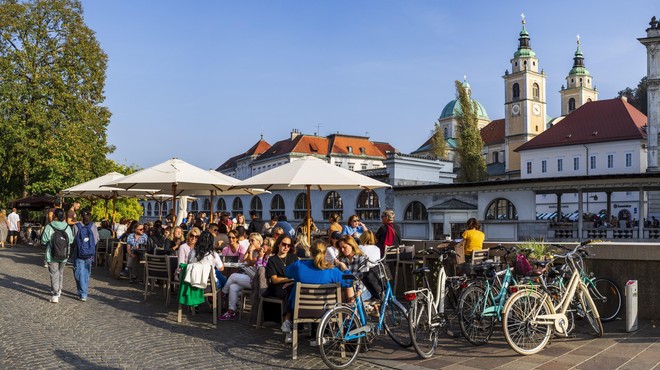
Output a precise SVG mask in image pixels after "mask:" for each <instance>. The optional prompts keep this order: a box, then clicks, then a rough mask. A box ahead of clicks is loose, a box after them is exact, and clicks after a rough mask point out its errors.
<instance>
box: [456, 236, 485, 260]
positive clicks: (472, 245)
mask: <svg viewBox="0 0 660 370" xmlns="http://www.w3.org/2000/svg"><path fill="white" fill-rule="evenodd" d="M462 236H463V239H465V255H466V256H471V255H472V251H474V250H479V249H482V248H483V247H484V239H486V234H484V233H483V232H481V231H479V230H475V229H471V230H465V231H464V232H463V235H462Z"/></svg>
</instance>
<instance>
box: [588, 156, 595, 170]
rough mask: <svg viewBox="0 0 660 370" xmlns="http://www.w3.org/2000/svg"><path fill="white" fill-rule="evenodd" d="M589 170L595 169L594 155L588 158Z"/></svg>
mask: <svg viewBox="0 0 660 370" xmlns="http://www.w3.org/2000/svg"><path fill="white" fill-rule="evenodd" d="M589 168H590V169H592V170H595V169H596V156H595V155H592V156H591V157H589Z"/></svg>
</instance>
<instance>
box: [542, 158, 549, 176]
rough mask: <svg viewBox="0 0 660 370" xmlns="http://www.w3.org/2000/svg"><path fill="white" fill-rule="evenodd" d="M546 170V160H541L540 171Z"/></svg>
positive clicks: (544, 171)
mask: <svg viewBox="0 0 660 370" xmlns="http://www.w3.org/2000/svg"><path fill="white" fill-rule="evenodd" d="M546 172H548V161H546V160H545V159H544V160H542V161H541V173H546Z"/></svg>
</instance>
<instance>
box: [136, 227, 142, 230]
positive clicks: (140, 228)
mask: <svg viewBox="0 0 660 370" xmlns="http://www.w3.org/2000/svg"><path fill="white" fill-rule="evenodd" d="M135 230H137V231H142V230H144V229H143V228H141V227H139V228H137V229H135Z"/></svg>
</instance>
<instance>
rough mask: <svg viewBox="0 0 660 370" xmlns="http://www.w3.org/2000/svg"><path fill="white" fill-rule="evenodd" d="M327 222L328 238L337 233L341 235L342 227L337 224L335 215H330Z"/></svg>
mask: <svg viewBox="0 0 660 370" xmlns="http://www.w3.org/2000/svg"><path fill="white" fill-rule="evenodd" d="M328 222H329V223H330V227H328V236H331V235H332V233H334V232H338V233H341V230H342V227H341V225H340V224H339V215H338V214H336V213H333V214H331V215H330V217H329V218H328Z"/></svg>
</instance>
